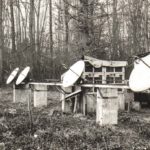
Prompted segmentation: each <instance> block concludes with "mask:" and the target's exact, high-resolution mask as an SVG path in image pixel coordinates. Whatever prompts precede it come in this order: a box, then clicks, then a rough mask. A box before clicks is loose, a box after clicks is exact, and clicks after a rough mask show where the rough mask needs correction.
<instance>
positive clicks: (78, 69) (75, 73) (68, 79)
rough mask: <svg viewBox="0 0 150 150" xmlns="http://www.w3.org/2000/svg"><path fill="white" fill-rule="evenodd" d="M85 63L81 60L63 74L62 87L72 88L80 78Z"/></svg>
mask: <svg viewBox="0 0 150 150" xmlns="http://www.w3.org/2000/svg"><path fill="white" fill-rule="evenodd" d="M84 68H85V63H84V61H83V60H80V61H77V62H76V63H75V64H73V65H72V66H71V67H70V68H69V70H68V71H67V72H66V73H65V74H64V77H63V82H62V85H63V87H69V86H72V85H73V84H74V83H75V82H76V81H77V80H78V79H79V78H80V76H81V74H82V72H83V71H84Z"/></svg>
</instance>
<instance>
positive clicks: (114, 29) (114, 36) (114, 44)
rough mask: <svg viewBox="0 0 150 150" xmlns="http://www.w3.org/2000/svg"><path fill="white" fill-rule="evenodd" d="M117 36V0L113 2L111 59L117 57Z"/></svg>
mask: <svg viewBox="0 0 150 150" xmlns="http://www.w3.org/2000/svg"><path fill="white" fill-rule="evenodd" d="M118 36H119V34H118V19H117V0H113V25H112V49H113V53H112V59H115V58H116V57H117V56H118V38H119V37H118Z"/></svg>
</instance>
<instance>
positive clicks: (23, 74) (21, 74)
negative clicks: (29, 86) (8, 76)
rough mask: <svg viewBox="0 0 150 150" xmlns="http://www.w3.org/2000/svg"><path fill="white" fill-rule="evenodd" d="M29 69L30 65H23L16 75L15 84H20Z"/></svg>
mask: <svg viewBox="0 0 150 150" xmlns="http://www.w3.org/2000/svg"><path fill="white" fill-rule="evenodd" d="M29 71H30V67H29V66H27V67H25V68H24V69H23V70H22V72H21V73H20V74H19V76H18V79H17V81H16V85H19V84H21V82H23V81H24V80H25V78H26V77H27V76H28V74H29Z"/></svg>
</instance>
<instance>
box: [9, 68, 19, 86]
mask: <svg viewBox="0 0 150 150" xmlns="http://www.w3.org/2000/svg"><path fill="white" fill-rule="evenodd" d="M18 72H19V68H18V67H17V68H15V69H14V70H13V71H12V72H11V74H10V75H9V77H8V78H7V81H6V84H10V83H11V82H12V81H13V80H14V79H15V78H16V76H17V74H18Z"/></svg>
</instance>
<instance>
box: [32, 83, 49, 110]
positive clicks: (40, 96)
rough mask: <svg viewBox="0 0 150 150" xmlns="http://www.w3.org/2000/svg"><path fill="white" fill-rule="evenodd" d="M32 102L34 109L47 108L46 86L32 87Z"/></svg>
mask: <svg viewBox="0 0 150 150" xmlns="http://www.w3.org/2000/svg"><path fill="white" fill-rule="evenodd" d="M33 102H34V107H42V106H47V85H38V84H37V85H34V87H33Z"/></svg>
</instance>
